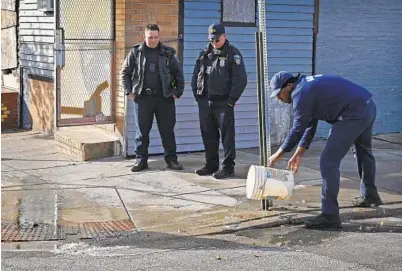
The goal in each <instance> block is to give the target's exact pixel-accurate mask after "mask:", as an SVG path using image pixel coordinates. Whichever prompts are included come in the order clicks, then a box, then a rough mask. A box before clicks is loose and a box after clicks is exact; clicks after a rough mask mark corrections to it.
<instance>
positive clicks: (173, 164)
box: [167, 160, 183, 170]
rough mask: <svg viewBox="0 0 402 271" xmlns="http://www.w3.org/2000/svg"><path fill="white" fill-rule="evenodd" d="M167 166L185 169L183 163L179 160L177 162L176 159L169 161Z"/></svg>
mask: <svg viewBox="0 0 402 271" xmlns="http://www.w3.org/2000/svg"><path fill="white" fill-rule="evenodd" d="M167 167H168V168H170V169H174V170H182V169H183V165H180V164H179V162H177V161H176V160H173V161H170V162H169V163H167Z"/></svg>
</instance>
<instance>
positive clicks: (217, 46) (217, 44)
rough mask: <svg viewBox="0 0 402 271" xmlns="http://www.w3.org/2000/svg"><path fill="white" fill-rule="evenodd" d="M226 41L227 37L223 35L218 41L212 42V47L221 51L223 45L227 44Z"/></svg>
mask: <svg viewBox="0 0 402 271" xmlns="http://www.w3.org/2000/svg"><path fill="white" fill-rule="evenodd" d="M225 41H226V35H225V34H222V35H220V36H219V38H218V39H215V40H210V42H211V44H212V47H214V48H215V49H220V48H222V47H223V45H224V44H225Z"/></svg>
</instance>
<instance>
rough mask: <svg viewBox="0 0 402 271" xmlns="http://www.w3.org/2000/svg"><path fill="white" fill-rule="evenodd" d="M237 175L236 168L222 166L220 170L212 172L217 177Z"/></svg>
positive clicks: (223, 177)
mask: <svg viewBox="0 0 402 271" xmlns="http://www.w3.org/2000/svg"><path fill="white" fill-rule="evenodd" d="M234 176H235V172H234V169H231V170H230V169H227V168H222V169H220V170H218V171H217V172H215V173H214V174H212V177H214V178H215V179H225V178H230V177H234Z"/></svg>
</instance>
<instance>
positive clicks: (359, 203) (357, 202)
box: [352, 195, 382, 207]
mask: <svg viewBox="0 0 402 271" xmlns="http://www.w3.org/2000/svg"><path fill="white" fill-rule="evenodd" d="M352 203H353V206H355V207H370V206H371V205H374V206H375V207H377V206H379V205H382V200H381V198H380V196H378V195H377V196H375V197H371V196H368V197H361V196H360V197H357V198H354V199H353V201H352Z"/></svg>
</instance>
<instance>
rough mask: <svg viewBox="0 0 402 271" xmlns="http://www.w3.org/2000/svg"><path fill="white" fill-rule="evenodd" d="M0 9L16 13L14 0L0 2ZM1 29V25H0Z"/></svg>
mask: <svg viewBox="0 0 402 271" xmlns="http://www.w3.org/2000/svg"><path fill="white" fill-rule="evenodd" d="M1 9H4V10H10V11H16V10H15V0H1ZM2 27H3V25H2Z"/></svg>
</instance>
